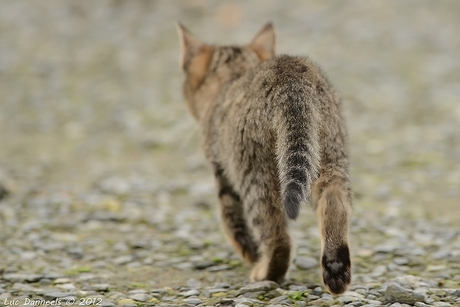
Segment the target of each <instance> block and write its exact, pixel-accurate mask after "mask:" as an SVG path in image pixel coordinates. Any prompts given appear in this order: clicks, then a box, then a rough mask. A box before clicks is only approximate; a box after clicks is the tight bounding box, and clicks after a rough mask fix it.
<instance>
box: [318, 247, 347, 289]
mask: <svg viewBox="0 0 460 307" xmlns="http://www.w3.org/2000/svg"><path fill="white" fill-rule="evenodd" d="M327 255H329V257H328V256H327ZM330 255H335V257H330ZM321 266H322V271H323V283H324V286H326V288H327V289H328V290H329V291H330V292H331V293H333V294H341V293H343V292H345V291H346V290H347V289H348V286H349V285H350V283H351V261H350V251H349V249H348V246H346V245H342V246H340V247H339V248H337V249H336V250H335V251H334V252H331V251H328V252H325V253H324V254H323V256H322V260H321Z"/></svg>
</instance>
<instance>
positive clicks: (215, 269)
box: [207, 264, 232, 272]
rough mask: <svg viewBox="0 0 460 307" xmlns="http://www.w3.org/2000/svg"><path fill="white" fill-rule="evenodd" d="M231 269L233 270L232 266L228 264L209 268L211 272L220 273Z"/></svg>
mask: <svg viewBox="0 0 460 307" xmlns="http://www.w3.org/2000/svg"><path fill="white" fill-rule="evenodd" d="M231 269H232V266H231V265H228V264H219V265H214V266H211V267H209V268H207V270H208V271H209V272H219V271H226V270H231Z"/></svg>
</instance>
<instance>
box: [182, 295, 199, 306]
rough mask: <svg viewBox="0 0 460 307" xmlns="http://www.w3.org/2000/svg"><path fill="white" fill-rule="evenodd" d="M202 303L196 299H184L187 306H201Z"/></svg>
mask: <svg viewBox="0 0 460 307" xmlns="http://www.w3.org/2000/svg"><path fill="white" fill-rule="evenodd" d="M202 302H203V301H202V300H200V299H199V298H197V297H190V298H186V299H184V303H187V304H190V305H198V304H201V303H202Z"/></svg>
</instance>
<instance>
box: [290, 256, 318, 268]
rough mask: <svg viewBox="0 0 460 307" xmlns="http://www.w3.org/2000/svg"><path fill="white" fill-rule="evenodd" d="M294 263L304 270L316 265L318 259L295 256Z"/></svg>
mask: <svg viewBox="0 0 460 307" xmlns="http://www.w3.org/2000/svg"><path fill="white" fill-rule="evenodd" d="M294 263H295V265H296V266H297V267H298V268H300V269H305V270H307V269H312V268H317V267H318V260H316V259H315V258H312V257H305V256H297V257H296V259H295V262H294Z"/></svg>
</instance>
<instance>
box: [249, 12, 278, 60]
mask: <svg viewBox="0 0 460 307" xmlns="http://www.w3.org/2000/svg"><path fill="white" fill-rule="evenodd" d="M249 46H250V47H251V48H252V49H253V50H254V51H255V52H256V53H257V55H258V56H259V58H260V59H261V60H262V61H265V60H267V59H269V58H271V57H274V56H275V51H276V50H275V49H276V37H275V27H274V26H273V23H272V22H271V21H270V22H267V23H266V24H265V25H264V26H263V27H262V29H260V30H259V32H257V34H256V36H255V37H254V38H253V39H252V41H251V43H250V44H249Z"/></svg>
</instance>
